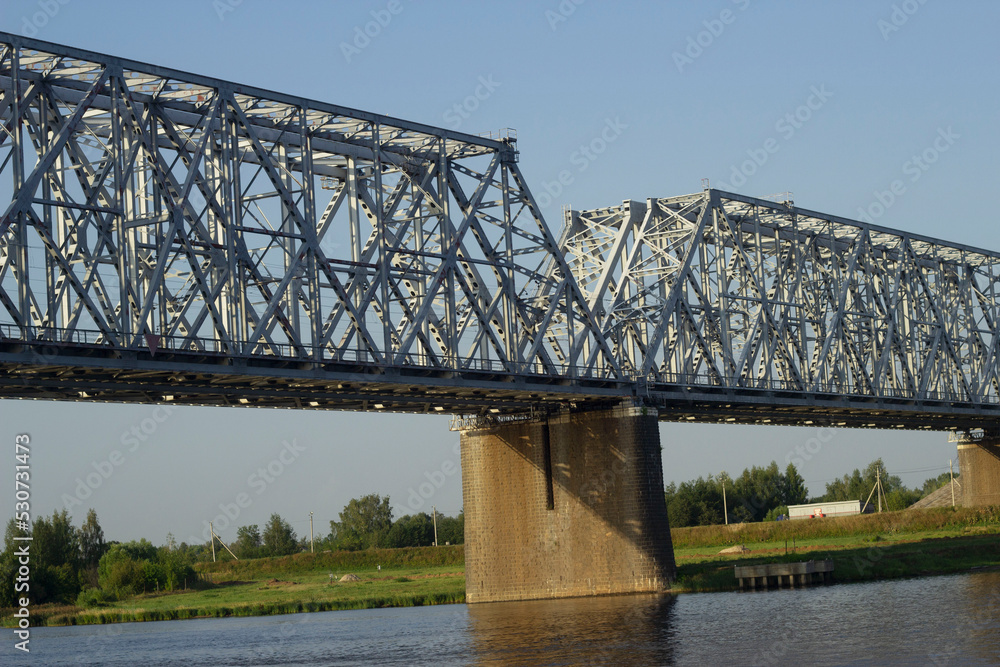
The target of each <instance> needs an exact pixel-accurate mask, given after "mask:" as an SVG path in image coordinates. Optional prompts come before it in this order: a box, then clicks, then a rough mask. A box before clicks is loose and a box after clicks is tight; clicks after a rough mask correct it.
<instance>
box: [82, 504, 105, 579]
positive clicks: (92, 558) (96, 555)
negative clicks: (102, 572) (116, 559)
mask: <svg viewBox="0 0 1000 667" xmlns="http://www.w3.org/2000/svg"><path fill="white" fill-rule="evenodd" d="M107 550H108V545H107V544H105V542H104V531H103V530H102V529H101V524H100V522H98V520H97V512H95V511H94V510H93V509H89V510H87V520H86V521H84V522H83V525H82V526H80V559H81V560H82V561H83V566H84V567H86V568H96V567H97V563H98V562H99V561H100V560H101V556H103V555H104V552H105V551H107Z"/></svg>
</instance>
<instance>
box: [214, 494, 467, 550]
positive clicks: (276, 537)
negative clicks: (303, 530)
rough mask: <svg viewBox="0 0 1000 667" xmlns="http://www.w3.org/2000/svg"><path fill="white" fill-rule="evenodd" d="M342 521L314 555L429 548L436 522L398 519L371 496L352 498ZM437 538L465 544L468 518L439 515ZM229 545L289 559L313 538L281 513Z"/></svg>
mask: <svg viewBox="0 0 1000 667" xmlns="http://www.w3.org/2000/svg"><path fill="white" fill-rule="evenodd" d="M338 519H339V520H336V521H331V522H330V532H329V533H327V534H326V535H321V536H319V537H317V538H316V539H315V544H314V545H313V548H314V549H315V550H317V551H357V550H359V549H370V548H374V549H399V548H403V547H429V546H431V545H432V544H433V543H434V518H433V517H432V516H431V515H430V514H427V513H426V512H420V513H417V514H407V515H405V516H402V517H400V518H399V519H396V520H393V512H392V507H390V505H389V496H380V495H378V494H376V493H370V494H368V495H366V496H362V497H361V498H352V499H351V500H350V502H348V503H347V505H345V506H344V509H343V510H341V512H340V514H339V517H338ZM437 534H438V544H440V545H444V544H462V543H463V542H465V514H464V513H462V512H459V513H458V515H457V516H454V517H450V516H445V515H443V514H438V515H437ZM229 546H230V548H231V549H232V550H233V553H234V554H235V555H236V556H237V557H239V558H261V557H267V556H272V557H273V556H286V555H288V554H293V553H297V552H299V551H308V550H309V548H310V545H309V536H308V535H304V536H302V537H301V538H299V537H297V536H296V534H295V531H294V530H293V529H292V527H291V525H290V524H288V522H286V521H285V520H284V519H282V518H281V517H280V516H278V515H277V514H272V515H271V518H270V520H269V521H268V522H267V524H266V525H265V526H264V530H263V532H261V530H260V527H259V526H258V525H256V524H253V525H249V526H240V527H239V528H237V530H236V541H235V542H233V544H231V545H229ZM218 556H219V554H217V557H218ZM223 557H224V558H225V557H229V556H228V554H226V555H225V556H223Z"/></svg>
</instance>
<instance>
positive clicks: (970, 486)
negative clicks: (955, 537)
mask: <svg viewBox="0 0 1000 667" xmlns="http://www.w3.org/2000/svg"><path fill="white" fill-rule="evenodd" d="M958 467H959V470H960V471H961V475H959V478H958V479H959V483H960V484H961V485H962V504H963V505H965V506H966V507H976V506H979V505H1000V437H995V436H994V437H990V438H988V439H984V440H982V441H978V442H962V443H959V445H958Z"/></svg>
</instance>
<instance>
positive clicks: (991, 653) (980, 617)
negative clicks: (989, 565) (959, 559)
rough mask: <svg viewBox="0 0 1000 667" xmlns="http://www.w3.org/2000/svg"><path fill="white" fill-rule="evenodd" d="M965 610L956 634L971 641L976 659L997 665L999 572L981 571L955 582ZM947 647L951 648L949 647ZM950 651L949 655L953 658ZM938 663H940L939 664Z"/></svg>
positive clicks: (999, 598)
mask: <svg viewBox="0 0 1000 667" xmlns="http://www.w3.org/2000/svg"><path fill="white" fill-rule="evenodd" d="M958 582H959V583H960V585H961V587H962V589H963V593H964V595H963V597H964V598H965V599H966V600H968V602H967V603H965V604H964V605H962V606H963V607H964V608H965V609H967V610H968V614H969V617H968V619H966V621H965V623H958V622H956V624H955V630H954V632H955V633H965V634H967V635H968V636H969V637H970V638H971V639H972V642H971V643H972V646H974V647H975V649H976V656H977V657H978V658H980V659H982V660H983V661H984V662H992V663H993V664H996V663H1000V650H997V648H998V647H997V633H998V631H1000V572H981V573H979V574H976V575H975V576H971V577H964V578H962V579H960V580H958ZM949 648H950V647H949ZM953 653H954V650H952V651H951V652H950V653H948V655H949V656H950V655H952V654H953ZM939 662H940V661H939Z"/></svg>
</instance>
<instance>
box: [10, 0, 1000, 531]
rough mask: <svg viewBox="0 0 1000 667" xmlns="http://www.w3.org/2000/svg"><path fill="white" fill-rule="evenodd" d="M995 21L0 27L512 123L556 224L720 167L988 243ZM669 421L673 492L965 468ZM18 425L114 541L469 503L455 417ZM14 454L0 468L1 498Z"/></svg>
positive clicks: (234, 6) (837, 18)
mask: <svg viewBox="0 0 1000 667" xmlns="http://www.w3.org/2000/svg"><path fill="white" fill-rule="evenodd" d="M279 7H280V9H278V8H279ZM998 24H1000V4H997V3H992V2H986V1H982V2H974V1H971V0H970V1H966V2H949V3H946V2H943V1H942V0H866V1H864V2H861V1H842V2H837V3H818V2H791V1H788V2H778V1H775V2H763V1H761V0H714V1H709V2H698V3H680V2H662V3H655V4H654V3H639V2H623V1H617V2H611V1H607V2H601V1H599V0H562V1H561V2H560V1H558V0H543V1H540V2H527V1H507V2H450V1H449V2H444V1H442V2H433V3H431V2H417V1H416V0H391V1H390V0H376V1H374V2H343V1H342V2H304V1H303V2H294V1H288V2H283V3H281V4H280V5H279V4H277V3H271V2H265V1H264V0H242V1H240V0H174V1H172V2H169V3H168V2H159V3H144V2H112V1H100V0H94V1H86V2H85V1H84V0H33V1H28V0H24V1H22V0H5V2H4V9H3V15H2V18H0V30H3V31H7V32H12V33H19V34H25V35H28V36H32V37H36V38H38V39H43V40H47V41H52V42H57V43H61V44H66V45H71V46H77V47H82V48H86V49H91V50H94V51H98V52H103V53H108V54H111V55H116V56H121V57H126V58H130V59H134V60H139V61H144V62H149V63H154V64H157V65H161V66H165V67H171V68H174V69H180V70H185V71H190V72H195V73H198V74H203V75H206V76H212V77H217V78H221V79H228V80H232V81H236V82H239V83H245V84H249V85H254V86H258V87H261V88H266V89H271V90H276V91H280V92H285V93H290V94H295V95H300V96H303V97H309V98H313V99H317V100H322V101H326V102H330V103H335V104H340V105H344V106H349V107H354V108H357V109H363V110H367V111H373V112H377V113H383V114H387V115H391V116H396V117H400V118H405V119H409V120H413V121H418V122H423V123H427V124H431V125H437V126H442V127H447V128H451V129H457V130H461V131H464V132H470V133H481V132H489V131H496V130H498V129H500V128H507V127H510V128H514V129H516V131H517V139H518V148H519V150H520V167H521V169H522V171H523V172H524V174H525V176H526V177H527V179H528V181H529V183H528V184H529V187H530V188H531V189H532V192H533V193H534V194H535V196H536V198H538V199H539V201H540V203H541V204H544V207H543V214H544V215H545V217H546V220H547V222H548V225H549V227H550V228H551V229H553V230H554V231H556V230H557V229H558V227H559V226H560V224H561V211H562V209H563V207H564V206H572V207H573V208H576V209H586V208H594V207H598V206H612V205H615V204H618V203H620V202H621V201H622V200H625V199H638V200H643V199H646V198H648V197H667V196H674V195H680V194H686V193H691V192H697V191H699V190H701V189H702V179H705V178H707V179H709V182H710V183H711V184H712V186H713V187H718V188H720V189H729V190H733V191H736V192H740V193H744V194H748V195H753V196H767V195H771V194H776V193H783V192H791V193H793V196H794V200H795V203H796V204H797V205H798V206H800V207H803V208H807V209H813V210H817V211H823V212H826V213H831V214H835V215H840V216H845V217H849V218H855V219H863V220H866V221H870V222H875V223H877V224H880V225H884V226H887V227H892V228H896V229H900V230H904V231H907V232H912V233H918V234H924V235H927V236H932V237H937V238H944V239H947V240H950V241H955V242H961V243H965V244H969V245H973V246H978V247H983V248H987V249H993V250H997V249H1000V226H998V225H997V224H996V222H995V219H994V217H993V214H994V211H993V210H992V205H993V202H992V198H991V197H987V196H984V195H983V194H982V193H984V192H985V193H989V192H991V191H993V188H994V187H995V183H996V178H997V172H998V167H997V149H998V144H1000V129H998V126H997V123H996V122H995V121H996V109H997V108H998V106H1000V86H998V80H997V79H998V77H1000V74H998V73H997V69H996V63H997V62H998V61H1000V57H998V56H1000V44H998V42H997V40H996V38H995V28H996V26H997V25H998ZM366 29H367V34H366ZM602 135H603V137H604V139H605V141H603V142H596V141H595V140H596V139H598V138H599V137H602ZM591 145H593V146H596V147H599V148H600V149H601V150H600V151H599V152H598V151H596V150H590V151H585V150H584V148H585V147H588V146H591ZM561 172H568V176H569V177H568V178H566V177H565V174H564V175H563V176H564V177H563V178H562V183H560V182H559V181H560V173H561ZM897 181H898V183H896V182H897ZM894 183H895V185H896V187H895V188H894V187H893V185H894ZM893 189H894V190H895V193H893ZM660 431H661V441H662V445H663V461H664V463H663V465H664V478H665V480H666V481H667V482H670V481H675V482H678V483H679V482H682V481H685V480H689V479H693V478H696V477H698V476H706V475H709V474H712V475H716V474H718V473H719V472H721V471H728V472H729V473H730V474H731V475H733V476H736V475H738V474H739V473H740V472H741V471H742V470H743V469H744V468H746V467H748V466H751V465H766V464H768V463H769V462H770V461H772V460H774V461H777V462H778V464H779V465H780V466H781V467H784V466H785V465H786V464H787V463H789V462H794V463H795V464H796V466H797V467H798V469H799V471H800V473H801V474H802V475H803V477H804V478H805V480H806V482H807V485H808V487H809V490H810V492H811V493H812V494H814V495H818V494H822V493H823V491H824V484H825V482H828V481H830V480H832V479H833V478H835V477H838V476H840V475H843V474H844V473H847V472H850V471H851V470H853V469H854V468H861V467H864V466H865V465H867V464H868V463H869V462H871V461H872V460H873V459H875V458H877V457H881V458H882V459H883V460H884V461H885V463H886V466H887V468H888V470H889V472H890V473H892V474H899V475H900V476H901V477H902V478H903V481H904V482H905V483H906V484H908V485H910V486H913V485H919V484H921V483H922V482H923V480H924V479H926V478H928V477H932V476H936V475H937V474H939V473H941V472H946V471H947V470H948V461H949V459H951V458H956V454H955V445H954V444H953V443H949V442H948V437H947V434H945V433H911V432H887V431H876V430H871V431H862V430H843V429H842V430H825V429H815V428H795V427H763V426H723V425H688V424H684V425H681V424H661V427H660ZM20 433H27V434H29V435H30V437H31V474H32V477H31V487H32V489H31V494H32V495H31V499H32V511H33V513H34V515H35V516H38V515H41V514H51V513H52V511H53V510H56V509H62V508H63V507H66V508H67V509H69V511H70V513H71V515H72V516H73V519H74V522H75V523H77V524H79V523H80V522H81V521H82V520H83V518H84V517H85V515H86V512H87V509H89V508H91V507H92V508H94V509H95V510H96V511H97V514H98V517H99V519H100V521H101V524H102V526H103V527H104V531H105V535H106V536H107V537H108V538H109V539H117V540H130V539H138V538H140V537H146V538H147V539H150V540H151V541H153V542H154V543H157V544H162V543H163V542H165V540H166V536H167V534H168V533H171V534H172V535H173V536H174V537H175V538H176V539H177V540H178V541H188V542H192V541H195V542H200V541H203V540H204V539H205V536H207V534H208V533H207V528H206V526H207V522H208V521H214V522H215V528H216V531H217V532H218V533H219V534H220V535H221V536H222V537H223V539H228V540H232V539H234V538H235V536H236V527H237V526H241V525H247V524H253V523H256V524H260V525H263V524H264V523H265V522H266V521H267V519H268V517H269V516H270V515H271V513H273V512H277V513H279V514H280V515H281V516H282V517H284V518H285V519H286V520H288V521H289V522H290V523H291V524H292V526H293V528H295V530H296V532H297V533H298V534H299V535H300V536H302V535H308V533H309V513H310V512H313V513H314V520H315V532H316V534H317V535H323V534H326V533H327V532H328V531H329V521H330V520H332V519H336V518H337V514H338V512H339V511H340V510H341V509H342V508H343V506H344V505H345V504H346V503H347V502H348V501H349V500H350V499H351V498H353V497H357V496H360V495H363V494H366V493H379V494H382V495H386V494H388V495H389V496H390V498H391V503H392V505H393V507H394V508H395V515H396V516H397V517H398V516H401V515H403V514H409V513H412V512H414V511H430V508H431V506H432V505H433V506H436V508H437V510H438V511H439V512H444V513H445V514H455V513H457V512H458V511H459V510H460V508H461V507H462V488H461V480H460V475H458V474H450V475H449V474H446V472H450V471H452V470H453V467H452V466H455V465H457V464H458V463H459V457H458V454H457V453H456V452H457V444H458V433H457V432H453V431H450V430H449V418H448V417H442V416H404V415H385V414H379V415H372V414H363V413H340V412H296V411H285V410H266V409H239V408H228V409H226V408H194V407H189V408H184V407H177V408H175V409H174V410H173V411H172V412H166V411H165V410H164V409H163V408H157V407H156V406H127V405H105V404H89V403H55V402H33V401H32V402H29V401H10V400H6V401H5V400H0V442H5V443H7V445H6V446H5V447H4V448H3V449H2V450H0V451H8V452H11V453H12V452H13V449H14V447H13V443H14V439H15V436H16V435H17V434H20ZM12 458H13V457H12V456H9V457H7V465H9V466H10V467H9V468H7V470H8V472H3V471H2V470H0V497H2V498H5V499H7V500H5V501H4V502H5V503H7V502H10V503H11V505H10V506H11V508H12V507H13V496H14V484H13V477H14V475H13V465H14V464H15V462H14V461H13V460H12ZM443 471H444V472H443ZM421 485H423V486H421ZM421 491H423V494H421ZM248 499H249V503H248V502H246V501H247V500H248ZM241 501H242V502H241Z"/></svg>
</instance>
